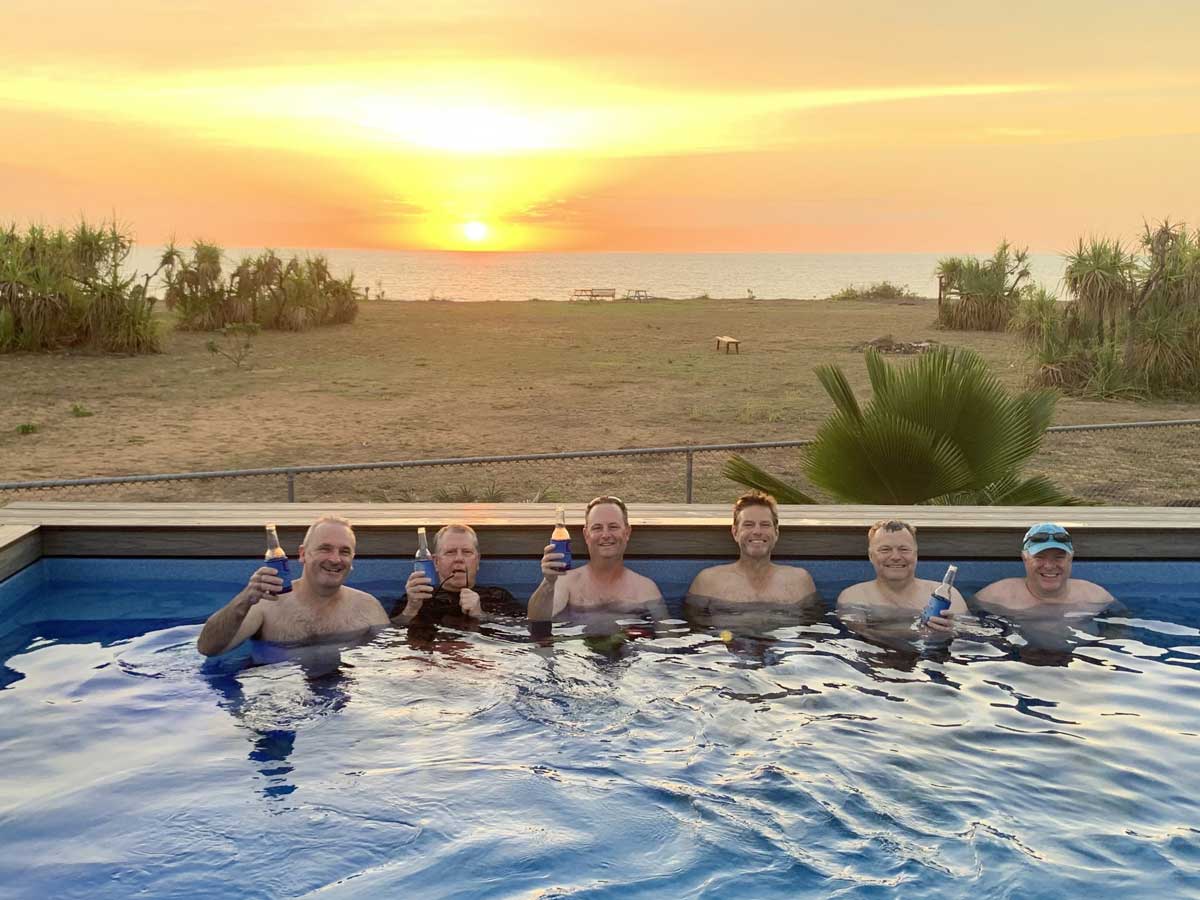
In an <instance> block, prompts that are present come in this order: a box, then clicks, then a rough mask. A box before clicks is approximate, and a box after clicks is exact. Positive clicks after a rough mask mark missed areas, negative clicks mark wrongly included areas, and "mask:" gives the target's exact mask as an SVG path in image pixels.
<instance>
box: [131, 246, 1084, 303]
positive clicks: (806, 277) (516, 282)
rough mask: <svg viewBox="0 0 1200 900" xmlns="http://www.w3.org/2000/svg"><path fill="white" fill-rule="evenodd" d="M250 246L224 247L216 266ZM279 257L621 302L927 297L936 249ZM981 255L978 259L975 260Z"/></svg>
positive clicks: (1047, 262) (1042, 258) (424, 288)
mask: <svg viewBox="0 0 1200 900" xmlns="http://www.w3.org/2000/svg"><path fill="white" fill-rule="evenodd" d="M260 252H261V249H260V248H254V249H236V248H235V249H227V250H226V251H225V257H226V263H225V267H226V270H227V271H228V270H230V269H232V267H233V266H234V265H236V263H237V261H238V260H240V259H241V258H242V257H243V256H247V255H252V254H258V253H260ZM277 252H278V253H279V254H280V255H282V256H285V257H286V256H290V255H299V256H306V255H313V254H316V253H321V254H324V255H325V256H326V258H327V259H328V260H329V266H330V270H331V271H332V272H333V274H334V275H335V276H337V277H344V276H346V275H348V274H349V273H351V272H353V273H354V283H355V284H356V285H357V286H358V287H360V288H370V290H371V296H373V297H374V296H378V295H379V293H380V291H382V292H383V293H384V295H385V296H386V297H388V298H391V299H394V300H430V299H438V300H455V301H468V302H473V301H486V300H505V301H509V300H531V299H535V298H536V299H541V300H569V299H570V297H571V292H572V291H573V290H575V289H576V288H592V287H599V288H613V289H615V290H616V291H617V295H618V296H621V295H623V294H624V293H626V292H627V291H632V290H645V291H648V292H649V293H650V295H651V296H653V297H669V298H677V299H687V298H692V297H700V296H710V297H726V298H728V297H732V298H738V297H747V296H749V295H751V294H753V295H754V296H756V297H762V298H779V297H783V298H798V299H808V298H814V297H828V296H830V295H831V294H834V293H836V292H837V291H840V290H842V289H843V288H845V287H848V286H850V285H854V286H857V287H865V286H867V285H869V284H872V283H874V282H878V281H890V282H892V283H893V284H896V285H898V286H902V287H907V288H908V289H909V290H911V291H913V292H915V293H917V294H919V295H921V296H924V297H936V296H937V265H938V260H940V259H942V258H944V257H947V256H961V255H978V254H963V253H959V252H957V251H947V252H946V253H494V252H493V253H487V252H482V253H481V252H446V251H424V252H418V251H388V250H347V249H330V250H278V251H277ZM161 253H162V248H161V247H150V246H141V247H136V248H134V251H133V253H131V255H130V259H129V261H128V264H127V268H128V269H129V270H130V271H133V270H136V271H139V272H142V273H146V272H152V271H154V269H155V268H156V267H157V264H158V258H159V256H161ZM984 256H986V254H984ZM1029 264H1030V269H1031V272H1032V275H1033V280H1034V281H1035V282H1038V283H1041V284H1043V285H1044V286H1045V287H1046V288H1047V289H1049V290H1051V291H1058V292H1060V293H1061V286H1060V282H1061V280H1062V275H1063V272H1064V269H1065V265H1066V264H1065V262H1064V261H1063V258H1062V256H1061V255H1058V254H1053V253H1038V254H1030V257H1029Z"/></svg>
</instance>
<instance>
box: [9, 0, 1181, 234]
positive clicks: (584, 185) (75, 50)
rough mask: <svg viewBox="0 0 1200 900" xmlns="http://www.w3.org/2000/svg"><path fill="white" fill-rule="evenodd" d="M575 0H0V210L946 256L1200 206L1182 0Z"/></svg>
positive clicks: (222, 227)
mask: <svg viewBox="0 0 1200 900" xmlns="http://www.w3.org/2000/svg"><path fill="white" fill-rule="evenodd" d="M831 6H832V7H837V8H836V9H830V7H831ZM114 7H115V11H114ZM406 7H414V8H416V10H417V11H408V10H406V9H405V8H406ZM443 7H444V8H443ZM572 7H573V5H572V4H563V3H562V2H561V0H556V2H541V0H531V2H520V0H476V2H462V3H445V4H433V3H428V4H425V3H423V4H414V3H408V4H404V3H395V2H393V0H386V2H385V0H342V2H339V3H336V4H335V3H325V2H322V3H317V2H304V0H288V2H283V0H257V2H255V3H250V4H241V3H236V4H235V3H233V2H225V0H208V2H205V0H196V2H188V3H163V2H161V0H119V2H116V3H115V4H113V5H111V6H110V5H109V4H99V3H95V2H94V0H37V2H34V0H3V8H4V18H5V27H4V31H3V33H0V60H3V63H2V64H0V222H16V223H17V224H19V225H23V224H26V223H28V222H31V221H36V222H42V223H46V224H69V223H71V222H72V221H74V220H76V219H77V218H78V217H79V215H80V214H84V215H86V216H88V217H89V218H91V219H101V218H105V217H108V216H111V215H112V214H113V213H114V212H115V214H116V216H117V218H118V219H119V220H120V221H121V222H122V223H124V224H126V225H127V226H129V227H130V228H131V229H132V230H133V231H134V233H135V235H136V238H137V240H138V241H139V242H140V243H146V244H156V243H161V242H163V241H165V240H166V239H167V238H169V237H171V236H172V235H174V236H175V237H176V238H178V239H179V240H180V241H181V242H184V243H186V242H189V241H191V240H192V239H194V238H197V237H204V238H207V239H211V240H215V241H217V242H218V243H221V244H223V245H225V246H229V247H233V246H263V245H272V246H285V247H394V248H460V247H479V248H485V249H529V250H543V249H545V250H556V249H564V250H796V251H814V252H818V251H819V252H825V251H885V250H886V251H906V250H911V251H937V252H940V251H986V250H990V249H991V248H993V247H994V245H995V244H996V243H997V242H998V241H999V240H1000V239H1001V238H1003V237H1007V238H1009V239H1011V240H1013V241H1014V242H1016V243H1018V244H1022V245H1029V246H1031V247H1032V248H1033V249H1034V250H1045V251H1055V250H1062V249H1065V248H1067V247H1069V246H1071V245H1073V244H1074V242H1075V240H1076V239H1077V238H1078V237H1080V236H1082V235H1085V234H1089V233H1095V234H1106V235H1116V236H1130V235H1133V234H1134V233H1136V232H1137V231H1139V230H1140V226H1141V223H1142V221H1143V219H1149V220H1157V219H1161V218H1164V217H1169V218H1172V219H1176V220H1179V219H1182V220H1185V221H1188V222H1190V223H1192V224H1196V223H1197V222H1198V221H1200V179H1197V178H1196V175H1195V172H1196V160H1197V159H1200V54H1197V53H1196V51H1195V46H1194V45H1195V42H1196V39H1197V36H1198V35H1200V12H1198V11H1197V10H1198V9H1200V4H1196V3H1195V2H1155V0H1147V2H1143V3H1142V4H1140V5H1139V7H1138V9H1137V12H1136V13H1134V12H1133V11H1132V8H1131V7H1129V6H1128V4H1118V3H1115V2H1112V3H1110V2H1105V0H1092V2H1077V0H1055V2H1053V3H1046V4H1042V3H1033V2H1028V3H1026V2H1018V3H1017V4H1015V5H1010V7H1009V8H1004V7H998V6H996V5H995V4H975V5H968V4H966V3H964V2H961V0H960V2H956V3H951V2H935V0H919V2H915V3H909V4H900V3H895V2H877V3H869V2H868V3H854V4H828V3H820V4H818V3H808V2H801V0H790V2H784V0H780V2H774V0H772V2H757V3H755V2H748V3H744V4H730V3H728V2H726V0H722V2H713V0H672V2H658V3H654V2H651V3H646V2H645V0H642V2H629V3H626V2H623V0H617V2H606V3H605V4H594V5H592V7H590V8H588V9H585V10H582V11H580V10H574V9H572ZM400 10H403V11H400ZM468 222H478V223H482V226H479V225H477V226H474V227H475V237H476V238H477V240H476V241H474V242H473V241H471V240H470V239H468V238H467V237H466V235H465V234H464V231H463V226H464V225H465V224H466V223H468ZM485 230H486V235H484V234H483V232H484V231H485Z"/></svg>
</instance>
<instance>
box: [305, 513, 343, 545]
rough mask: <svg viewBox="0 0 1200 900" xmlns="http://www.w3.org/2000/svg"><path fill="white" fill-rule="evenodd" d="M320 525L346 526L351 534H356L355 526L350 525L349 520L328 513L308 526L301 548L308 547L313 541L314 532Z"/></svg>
mask: <svg viewBox="0 0 1200 900" xmlns="http://www.w3.org/2000/svg"><path fill="white" fill-rule="evenodd" d="M319 525H345V526H346V527H347V528H349V529H350V533H351V534H354V526H353V525H351V524H350V520H349V519H346V518H343V517H342V516H335V515H332V514H328V513H327V514H326V515H323V516H321V517H320V518H318V519H317V521H315V522H313V523H312V524H311V525H309V526H308V531H306V532H304V540H303V541H301V542H300V546H301V547H307V546H308V542H309V540H311V538H312V536H313V532H314V531H316V530H317V526H319Z"/></svg>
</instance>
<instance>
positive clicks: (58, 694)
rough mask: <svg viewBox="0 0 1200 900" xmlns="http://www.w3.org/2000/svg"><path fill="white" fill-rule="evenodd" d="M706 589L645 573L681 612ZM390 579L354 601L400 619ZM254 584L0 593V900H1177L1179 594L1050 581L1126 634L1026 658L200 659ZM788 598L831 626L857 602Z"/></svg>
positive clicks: (448, 641) (224, 566)
mask: <svg viewBox="0 0 1200 900" xmlns="http://www.w3.org/2000/svg"><path fill="white" fill-rule="evenodd" d="M705 564H706V563H705V561H688V562H671V563H657V564H656V563H650V564H645V565H642V564H638V566H637V567H638V568H639V569H641V570H642V571H644V572H646V573H647V574H651V575H654V576H656V577H658V578H659V581H660V584H661V585H663V586H664V589H665V593H667V594H668V595H669V596H678V595H679V594H680V593H682V588H679V587H678V586H679V585H682V586H686V584H687V582H688V581H689V580H690V577H691V574H694V572H695V571H696V570H697V569H699V568H700V567H701V566H703V565H705ZM406 565H407V564H406V563H405V562H403V561H391V560H360V561H358V562H357V563H356V571H355V576H354V578H353V579H352V583H353V584H354V585H355V586H358V587H363V588H365V589H367V590H371V591H372V592H374V593H376V594H377V596H380V597H381V598H384V599H391V600H394V599H395V596H396V592H397V587H396V586H398V585H399V584H400V583H401V580H402V578H403V574H404V573H405V572H406V571H407V569H406ZM252 567H253V566H252V564H251V565H250V568H247V563H245V562H244V561H195V560H171V561H166V562H163V561H139V560H132V561H131V560H120V561H116V560H109V561H81V560H43V561H41V562H39V563H38V564H37V565H35V566H34V567H31V568H30V569H27V570H25V571H24V572H22V573H20V574H19V575H18V576H16V577H15V578H13V579H10V581H9V582H7V583H6V584H5V585H3V586H0V613H3V615H4V621H5V623H6V624H5V626H3V627H2V628H0V667H2V668H0V685H3V689H0V760H2V769H0V771H2V772H3V777H2V779H0V834H3V835H4V849H5V852H4V853H3V854H2V855H0V897H50V896H54V897H88V898H96V897H100V898H103V897H113V898H117V897H120V898H125V897H133V896H152V897H210V896H211V897H222V898H225V897H230V896H237V897H264V898H265V897H281V896H287V897H291V896H307V895H310V894H312V895H316V894H318V893H319V895H320V896H321V897H323V898H324V897H335V898H343V897H355V898H357V897H378V896H396V895H400V894H401V892H404V893H405V894H407V895H410V896H419V897H534V896H536V897H554V896H563V895H568V894H569V895H571V896H581V897H638V896H647V897H650V896H653V897H677V896H728V895H731V894H732V895H737V896H743V897H798V896H801V897H803V896H811V897H831V896H832V897H855V898H857V897H955V898H957V897H962V896H967V895H970V896H973V897H980V898H983V897H1008V896H1021V897H1034V898H1040V897H1046V898H1050V897H1055V898H1058V897H1064V896H1076V895H1080V894H1083V893H1085V892H1089V891H1090V892H1095V891H1098V890H1103V891H1105V892H1107V894H1108V895H1110V896H1114V897H1141V896H1146V897H1178V896H1185V895H1195V894H1197V893H1198V892H1200V801H1198V800H1197V799H1196V798H1197V797H1200V771H1198V768H1197V767H1196V766H1195V765H1194V763H1193V760H1194V759H1195V758H1196V755H1197V753H1198V752H1200V677H1198V672H1197V670H1198V669H1200V630H1198V628H1197V625H1198V624H1200V596H1197V588H1196V586H1197V585H1198V584H1200V566H1198V565H1197V564H1195V563H1179V564H1151V563H1120V564H1106V565H1103V566H1093V567H1088V566H1085V565H1084V564H1077V565H1076V573H1075V574H1076V575H1077V576H1079V577H1084V578H1091V579H1092V580H1097V581H1100V582H1101V583H1104V584H1106V585H1108V586H1110V588H1112V589H1113V591H1114V593H1116V594H1117V596H1118V597H1119V598H1120V599H1122V600H1123V601H1124V602H1125V604H1126V606H1127V607H1128V609H1127V610H1126V611H1123V612H1122V614H1121V615H1119V616H1110V617H1107V618H1105V619H1102V620H1101V621H1099V622H1097V623H1095V624H1094V625H1091V626H1088V627H1082V626H1083V625H1084V624H1085V623H1075V624H1072V625H1071V626H1070V627H1068V628H1066V630H1065V631H1064V634H1063V635H1059V637H1060V638H1063V640H1062V641H1060V642H1057V643H1056V644H1055V645H1054V646H1053V647H1036V646H1034V645H1032V644H1031V643H1030V641H1029V639H1028V636H1027V634H1026V633H1024V632H1023V631H1022V630H1021V629H1014V628H1012V627H1009V626H1007V625H1005V624H1003V623H995V622H985V623H984V624H981V625H978V626H974V627H972V628H971V629H970V631H969V633H968V635H967V636H966V637H960V638H958V639H957V640H955V641H954V643H953V644H952V645H951V646H950V647H948V648H939V647H936V646H929V647H926V646H923V645H920V644H919V643H918V644H914V645H913V646H911V647H908V648H885V647H879V646H876V645H874V644H871V643H868V642H867V641H865V640H863V639H861V638H859V637H856V636H854V635H852V634H849V633H848V632H846V631H845V630H844V629H843V628H842V627H841V626H840V624H839V623H838V622H837V620H836V619H835V618H834V617H833V616H831V615H826V616H824V617H817V618H815V619H812V620H806V621H801V622H791V623H784V624H777V623H767V625H768V626H774V627H770V628H769V630H765V631H762V630H760V631H759V632H758V633H754V632H753V631H752V630H748V629H747V628H744V627H741V625H737V624H735V626H734V627H733V628H731V629H729V628H727V629H721V628H718V627H713V628H698V629H693V628H689V627H688V626H687V625H686V624H685V623H683V622H677V623H674V624H673V625H669V626H668V627H666V628H663V629H660V630H659V632H658V633H657V636H655V637H653V638H650V637H645V636H643V637H639V638H637V639H633V640H629V641H626V642H624V643H620V644H615V643H613V642H609V643H603V642H597V641H594V640H589V639H585V637H584V635H583V634H582V629H580V628H579V627H576V626H557V627H556V629H555V632H554V635H555V639H554V640H553V641H552V642H542V643H538V642H534V641H532V640H531V639H530V637H529V633H528V630H527V629H526V627H525V626H524V624H523V623H522V622H520V621H516V620H514V621H501V622H494V623H489V624H487V625H485V626H483V628H482V629H481V630H480V631H479V632H464V631H456V630H453V629H446V628H443V629H440V630H439V631H437V632H436V633H435V634H433V635H429V634H427V633H423V634H421V635H416V634H414V635H408V634H407V633H406V632H405V631H404V630H403V629H400V630H388V631H385V632H384V633H382V634H380V635H378V636H377V637H376V638H374V639H373V640H371V641H370V642H368V643H366V644H363V645H360V646H357V647H352V648H348V649H342V650H341V651H340V653H339V652H337V651H336V650H333V649H326V650H324V651H317V652H314V653H313V654H312V655H310V656H308V657H306V658H305V659H304V660H302V661H286V662H280V663H274V664H271V665H263V666H255V667H247V666H246V654H245V652H240V653H234V654H229V655H228V656H226V657H223V658H220V659H218V660H215V661H209V662H205V661H204V660H203V658H202V657H200V656H199V655H198V654H197V653H196V651H195V639H196V636H197V635H198V633H199V630H200V624H201V623H202V622H203V619H204V618H205V617H206V616H207V615H208V614H209V613H210V612H212V611H213V610H215V609H216V608H218V607H219V606H220V605H221V604H223V603H224V602H225V601H226V600H227V599H228V598H229V596H231V595H232V593H234V592H235V591H236V590H237V589H238V587H239V586H240V584H242V583H244V579H245V576H246V574H248V571H250V570H251V569H252ZM809 568H810V570H811V571H813V572H814V575H815V576H816V578H817V581H818V585H819V586H820V587H821V588H822V590H823V593H825V594H826V595H827V596H833V595H836V590H838V589H840V587H843V586H845V584H848V583H850V582H852V581H857V580H862V579H863V578H866V577H868V574H867V571H866V567H865V563H847V562H833V563H820V564H813V565H810V566H809ZM926 568H928V572H927V571H926ZM939 568H944V565H943V564H942V563H940V562H936V561H930V562H925V563H923V564H922V571H921V574H922V575H923V576H926V575H934V574H935V573H936V574H940V571H939ZM961 572H962V575H961V576H960V578H964V579H965V581H966V583H965V585H964V586H965V587H966V588H967V589H968V590H970V589H972V588H978V587H980V586H981V585H982V584H984V583H987V582H989V581H991V580H993V579H994V578H998V577H1004V576H1008V575H1014V574H1018V572H1019V567H1018V566H1015V565H1000V564H972V563H967V564H965V565H964V566H963V568H962V570H961ZM534 577H536V562H532V563H531V562H528V561H523V562H505V561H488V562H487V563H485V569H484V570H483V572H482V573H481V581H485V582H491V583H496V582H499V583H504V584H508V585H509V586H511V587H513V588H514V592H515V593H518V594H522V593H527V591H528V590H529V589H530V588H531V587H532V582H531V579H532V578H534ZM742 624H744V623H742ZM760 624H761V623H760ZM1077 626H1079V627H1077ZM722 630H725V631H729V632H730V633H727V634H721V633H720V632H721V631H722Z"/></svg>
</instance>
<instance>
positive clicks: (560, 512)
mask: <svg viewBox="0 0 1200 900" xmlns="http://www.w3.org/2000/svg"><path fill="white" fill-rule="evenodd" d="M554 523H555V524H554V533H553V534H551V535H550V543H552V544H553V545H554V552H555V553H561V554H562V555H563V558H562V562H563V571H564V572H565V571H567V569H569V568H571V534H570V532H569V531H567V512H566V510H564V509H563V508H562V507H561V506H560V507H558V509H556V510H555V511H554Z"/></svg>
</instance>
